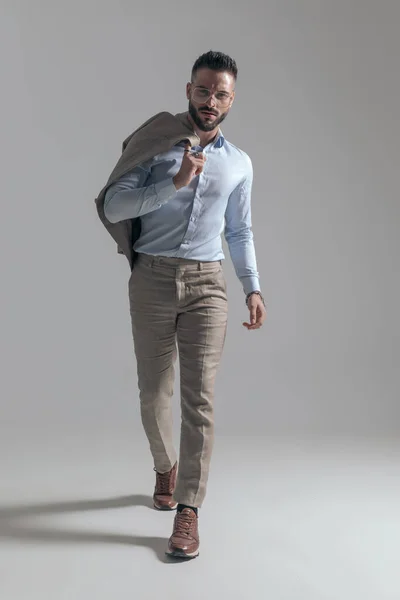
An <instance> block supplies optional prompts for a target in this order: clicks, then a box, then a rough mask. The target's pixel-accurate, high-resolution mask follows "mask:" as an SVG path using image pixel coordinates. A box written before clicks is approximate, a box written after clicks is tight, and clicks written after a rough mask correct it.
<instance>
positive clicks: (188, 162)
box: [173, 143, 207, 190]
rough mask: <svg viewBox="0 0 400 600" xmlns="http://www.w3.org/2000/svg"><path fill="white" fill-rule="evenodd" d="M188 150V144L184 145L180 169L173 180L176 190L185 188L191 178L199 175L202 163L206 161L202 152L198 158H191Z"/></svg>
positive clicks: (189, 146) (191, 155) (202, 166)
mask: <svg viewBox="0 0 400 600" xmlns="http://www.w3.org/2000/svg"><path fill="white" fill-rule="evenodd" d="M190 149H191V145H190V144H189V143H187V144H185V151H184V154H183V159H182V164H181V168H180V169H179V171H178V173H177V174H176V175H175V177H174V178H173V182H174V185H175V187H176V189H177V190H180V189H181V188H183V187H186V186H187V185H189V183H190V182H191V181H192V179H193V177H196V176H197V175H200V173H201V172H202V171H203V168H204V163H205V162H206V160H207V158H206V155H205V154H204V153H203V152H201V153H199V156H198V157H197V158H196V156H193V154H192V153H191V151H190Z"/></svg>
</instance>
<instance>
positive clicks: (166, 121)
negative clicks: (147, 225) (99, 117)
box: [95, 112, 200, 270]
mask: <svg viewBox="0 0 400 600" xmlns="http://www.w3.org/2000/svg"><path fill="white" fill-rule="evenodd" d="M183 140H189V141H190V143H191V145H192V146H198V145H199V144H200V138H199V137H198V136H197V134H196V133H194V131H193V128H192V126H191V124H190V121H189V120H188V113H187V112H184V113H178V114H176V115H172V114H171V113H169V112H160V113H157V114H156V115H155V116H154V117H151V118H150V119H149V120H148V121H146V122H145V123H143V125H141V126H140V127H139V128H138V129H136V130H135V131H134V132H133V133H132V134H131V135H130V136H129V137H127V138H126V140H125V141H124V142H123V144H122V155H121V157H120V159H119V160H118V162H117V164H116V165H115V167H114V169H113V171H112V173H111V175H110V177H109V178H108V181H107V183H106V185H105V186H104V188H103V189H102V190H101V192H100V193H99V195H98V196H97V198H96V199H95V203H96V207H97V212H98V215H99V217H100V220H101V222H102V223H103V225H104V226H105V228H106V229H107V231H108V232H109V234H110V235H111V236H112V237H113V238H114V240H115V242H116V243H117V246H118V252H119V253H120V254H124V255H125V256H126V258H127V259H128V262H129V266H130V268H131V270H132V269H133V265H134V262H135V258H136V252H135V251H134V250H133V244H134V243H135V241H136V240H137V239H138V238H139V235H140V217H138V218H136V219H129V220H127V221H121V222H119V223H110V222H109V221H108V220H107V218H106V216H105V214H104V199H105V194H106V191H107V189H108V188H109V187H110V185H111V184H112V183H114V182H116V181H117V180H118V179H119V178H120V177H122V175H125V173H128V171H130V170H132V169H134V168H135V167H136V166H138V165H139V164H141V163H142V162H144V161H146V160H149V159H151V158H153V157H154V156H156V155H157V154H161V153H162V152H168V150H170V149H171V148H172V147H173V146H174V145H175V144H178V143H179V142H181V141H183Z"/></svg>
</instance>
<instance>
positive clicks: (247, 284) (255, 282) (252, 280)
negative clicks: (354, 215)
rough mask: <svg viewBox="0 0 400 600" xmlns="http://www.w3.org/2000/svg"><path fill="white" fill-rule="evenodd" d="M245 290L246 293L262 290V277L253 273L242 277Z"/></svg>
mask: <svg viewBox="0 0 400 600" xmlns="http://www.w3.org/2000/svg"><path fill="white" fill-rule="evenodd" d="M242 285H243V291H244V293H245V294H246V296H247V294H250V292H261V287H260V279H259V277H257V276H255V275H252V276H250V277H243V279H242Z"/></svg>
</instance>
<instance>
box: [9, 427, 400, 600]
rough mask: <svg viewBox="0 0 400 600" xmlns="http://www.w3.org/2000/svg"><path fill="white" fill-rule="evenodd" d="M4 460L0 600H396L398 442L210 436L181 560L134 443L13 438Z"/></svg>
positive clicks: (79, 435)
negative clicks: (170, 549)
mask: <svg viewBox="0 0 400 600" xmlns="http://www.w3.org/2000/svg"><path fill="white" fill-rule="evenodd" d="M103 429H104V424H103ZM0 450H1V457H0V467H1V473H2V483H3V485H2V487H1V498H0V598H1V600H36V599H39V598H40V600H47V599H49V600H61V599H62V600H65V599H71V600H81V599H82V600H83V599H85V600H89V599H93V600H94V599H96V600H103V599H107V600H111V599H112V600H114V599H117V600H125V599H128V598H129V599H130V600H131V599H132V598H134V599H137V600H156V599H157V598H163V599H171V600H172V599H174V600H181V599H182V600H183V599H185V600H187V599H188V598H190V599H192V600H200V599H201V600H213V599H214V598H215V599H217V598H218V599H224V598H226V599H229V600H244V599H246V600H247V599H249V600H250V599H251V600H264V599H271V600H347V599H348V600H358V599H360V600H389V599H390V600H399V599H400V576H399V574H398V572H399V571H398V556H399V548H400V511H399V506H400V478H399V465H400V462H399V459H400V444H398V445H396V444H395V443H394V442H393V441H390V440H386V441H384V440H381V441H378V440H375V441H371V440H359V441H352V442H351V441H349V440H347V441H346V440H339V439H336V440H325V441H323V440H311V439H299V440H294V439H275V440H271V439H261V438H242V439H237V438H227V437H221V436H220V437H217V440H216V444H215V450H214V455H213V462H212V469H211V474H210V483H209V488H208V494H207V498H206V501H205V503H204V505H203V508H202V509H201V511H200V520H199V526H200V539H201V546H200V556H199V557H198V558H196V559H194V560H192V561H189V562H181V561H176V560H172V559H170V558H168V557H167V556H166V555H165V549H166V544H167V540H168V537H169V535H170V533H171V527H172V520H173V514H174V513H160V512H157V511H155V510H153V509H152V503H151V493H152V488H153V485H154V473H153V471H152V464H151V460H150V457H149V454H148V449H147V446H146V442H145V440H144V438H143V436H142V435H141V434H139V433H137V434H136V436H135V435H132V432H129V431H128V429H125V430H124V431H122V430H121V429H120V428H119V429H118V430H117V429H115V430H113V429H112V427H110V429H107V432H106V433H105V432H104V431H101V430H100V429H99V428H96V427H93V428H92V429H90V428H83V427H82V428H81V431H80V432H77V431H73V430H65V431H63V432H58V433H57V436H56V435H53V436H51V435H49V433H48V432H46V433H43V434H42V435H38V432H37V431H36V432H35V433H32V432H30V433H29V434H28V433H26V432H24V433H23V432H21V431H20V432H19V433H17V432H15V431H14V432H13V431H11V430H9V431H8V434H7V435H6V436H5V437H3V438H2V440H1V448H0Z"/></svg>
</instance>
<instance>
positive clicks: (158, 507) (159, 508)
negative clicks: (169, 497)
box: [153, 503, 178, 511]
mask: <svg viewBox="0 0 400 600" xmlns="http://www.w3.org/2000/svg"><path fill="white" fill-rule="evenodd" d="M153 506H154V508H155V509H156V510H161V511H171V510H176V509H177V508H178V503H176V504H175V506H158V505H157V504H154V503H153Z"/></svg>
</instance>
